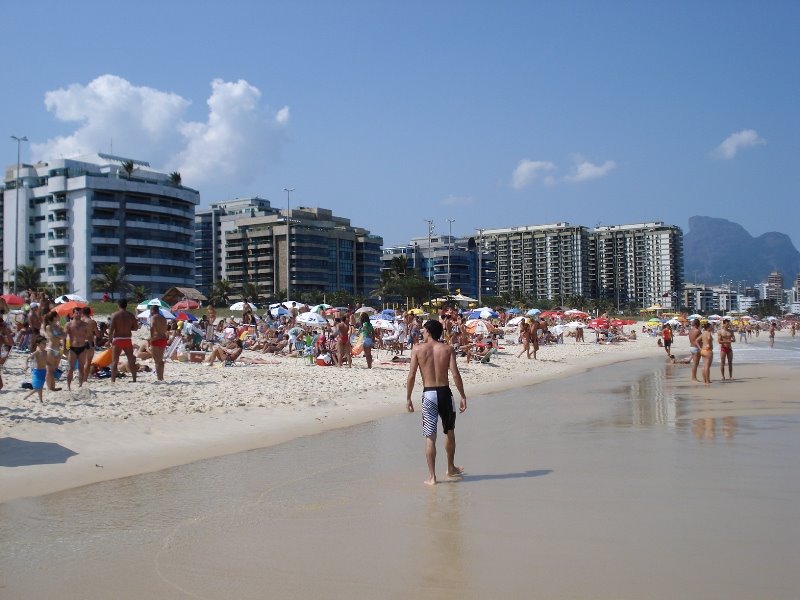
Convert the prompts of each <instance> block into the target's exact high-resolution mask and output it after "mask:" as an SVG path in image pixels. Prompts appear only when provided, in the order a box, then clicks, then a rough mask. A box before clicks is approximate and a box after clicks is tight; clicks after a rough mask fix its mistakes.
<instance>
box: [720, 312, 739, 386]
mask: <svg viewBox="0 0 800 600" xmlns="http://www.w3.org/2000/svg"><path fill="white" fill-rule="evenodd" d="M735 341H736V337H735V336H734V335H733V331H731V322H730V321H723V322H722V329H720V330H719V333H718V334H717V342H718V343H719V360H720V363H719V370H720V371H721V372H722V380H723V381H724V380H725V362H726V361H727V362H728V378H729V379H733V345H732V344H733V342H735Z"/></svg>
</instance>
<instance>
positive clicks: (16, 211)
mask: <svg viewBox="0 0 800 600" xmlns="http://www.w3.org/2000/svg"><path fill="white" fill-rule="evenodd" d="M11 139H12V140H16V142H17V177H16V179H15V180H14V191H15V192H16V193H15V194H14V195H15V196H16V199H15V202H14V293H15V294H16V293H17V270H18V269H19V263H18V260H19V185H20V181H21V178H20V176H19V167H20V163H19V147H20V145H21V144H22V142H27V141H28V136H25V135H23V136H22V137H17V136H16V135H12V136H11Z"/></svg>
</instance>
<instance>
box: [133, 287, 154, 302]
mask: <svg viewBox="0 0 800 600" xmlns="http://www.w3.org/2000/svg"><path fill="white" fill-rule="evenodd" d="M149 295H150V290H148V289H147V287H146V286H143V285H134V286H131V297H132V298H133V299H134V300H136V302H141V301H142V300H145V299H146V298H147V296H149Z"/></svg>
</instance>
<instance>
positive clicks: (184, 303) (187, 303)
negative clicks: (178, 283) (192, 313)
mask: <svg viewBox="0 0 800 600" xmlns="http://www.w3.org/2000/svg"><path fill="white" fill-rule="evenodd" d="M197 308H200V303H199V302H198V301H197V300H192V299H190V298H186V299H185V300H181V301H179V302H176V303H175V304H173V305H172V312H175V311H176V310H195V309H197Z"/></svg>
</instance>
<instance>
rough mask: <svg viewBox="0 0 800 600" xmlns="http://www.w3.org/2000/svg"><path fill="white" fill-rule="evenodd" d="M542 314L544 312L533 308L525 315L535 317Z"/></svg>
mask: <svg viewBox="0 0 800 600" xmlns="http://www.w3.org/2000/svg"><path fill="white" fill-rule="evenodd" d="M540 312H542V311H540V310H539V309H538V308H532V309H530V310H529V311H528V312H526V313H525V314H526V315H531V316H533V315H538V314H539V313H540Z"/></svg>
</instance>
